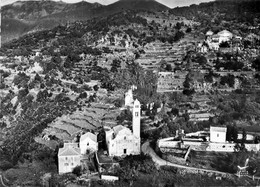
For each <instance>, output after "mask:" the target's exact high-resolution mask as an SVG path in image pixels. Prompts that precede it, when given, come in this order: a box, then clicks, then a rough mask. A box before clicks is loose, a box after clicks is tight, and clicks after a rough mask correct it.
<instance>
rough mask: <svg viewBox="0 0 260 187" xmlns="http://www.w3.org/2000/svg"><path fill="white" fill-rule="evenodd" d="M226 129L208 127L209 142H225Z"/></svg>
mask: <svg viewBox="0 0 260 187" xmlns="http://www.w3.org/2000/svg"><path fill="white" fill-rule="evenodd" d="M226 134H227V127H212V126H211V127H210V141H211V142H217V143H225V142H226Z"/></svg>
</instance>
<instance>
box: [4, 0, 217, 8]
mask: <svg viewBox="0 0 260 187" xmlns="http://www.w3.org/2000/svg"><path fill="white" fill-rule="evenodd" d="M0 1H1V4H2V6H3V5H6V4H11V3H13V2H15V1H17V0H0ZM22 1H24V0H22ZM56 1H57V0H56ZM63 1H64V2H67V3H76V2H79V1H82V0H63ZM85 1H87V2H90V3H94V2H98V3H100V4H103V5H108V4H111V3H114V2H116V1H118V0H85ZM157 1H158V2H160V3H162V4H164V5H166V6H168V7H170V8H174V7H177V6H179V7H180V6H188V5H191V4H199V3H202V2H209V1H212V0H157Z"/></svg>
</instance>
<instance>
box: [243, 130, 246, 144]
mask: <svg viewBox="0 0 260 187" xmlns="http://www.w3.org/2000/svg"><path fill="white" fill-rule="evenodd" d="M245 142H246V130H245V129H243V133H242V143H245Z"/></svg>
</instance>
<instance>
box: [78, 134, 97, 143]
mask: <svg viewBox="0 0 260 187" xmlns="http://www.w3.org/2000/svg"><path fill="white" fill-rule="evenodd" d="M87 138H89V139H91V140H93V141H94V142H97V135H95V134H93V133H91V132H87V133H86V134H83V135H82V136H81V137H80V142H82V141H84V140H86V139H87Z"/></svg>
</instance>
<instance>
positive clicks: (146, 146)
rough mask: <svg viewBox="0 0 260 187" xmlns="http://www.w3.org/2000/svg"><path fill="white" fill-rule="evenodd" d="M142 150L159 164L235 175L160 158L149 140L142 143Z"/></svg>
mask: <svg viewBox="0 0 260 187" xmlns="http://www.w3.org/2000/svg"><path fill="white" fill-rule="evenodd" d="M142 152H143V153H144V154H148V155H150V156H151V158H152V160H153V161H154V162H155V163H156V165H157V166H173V167H176V168H182V169H188V170H196V171H201V172H209V173H215V174H220V175H233V174H231V173H226V172H221V171H216V170H210V169H202V168H195V167H189V166H183V165H179V164H174V163H171V162H168V161H166V160H163V159H162V158H160V157H159V156H158V155H157V154H156V153H155V152H154V150H153V149H152V148H151V146H150V143H149V142H145V143H144V144H143V145H142Z"/></svg>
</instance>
